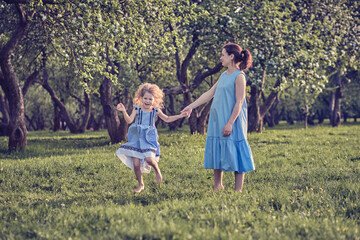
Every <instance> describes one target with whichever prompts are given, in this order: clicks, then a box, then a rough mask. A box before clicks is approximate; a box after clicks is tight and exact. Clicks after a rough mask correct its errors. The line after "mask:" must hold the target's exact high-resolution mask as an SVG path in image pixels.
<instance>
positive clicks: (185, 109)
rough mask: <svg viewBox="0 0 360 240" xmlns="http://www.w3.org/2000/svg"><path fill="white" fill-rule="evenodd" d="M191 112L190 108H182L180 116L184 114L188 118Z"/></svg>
mask: <svg viewBox="0 0 360 240" xmlns="http://www.w3.org/2000/svg"><path fill="white" fill-rule="evenodd" d="M191 112H192V108H191V107H190V106H187V107H186V108H184V109H183V110H181V114H185V116H186V117H187V118H189V117H190V114H191Z"/></svg>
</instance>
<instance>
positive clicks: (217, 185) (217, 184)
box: [213, 169, 224, 191]
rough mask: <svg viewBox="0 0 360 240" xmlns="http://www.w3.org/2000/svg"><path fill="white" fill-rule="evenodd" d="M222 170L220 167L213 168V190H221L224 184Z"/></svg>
mask: <svg viewBox="0 0 360 240" xmlns="http://www.w3.org/2000/svg"><path fill="white" fill-rule="evenodd" d="M222 177H223V172H222V170H221V169H214V188H213V190H214V191H216V190H223V189H224V186H223V184H222Z"/></svg>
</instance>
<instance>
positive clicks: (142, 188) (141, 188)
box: [134, 185, 145, 193]
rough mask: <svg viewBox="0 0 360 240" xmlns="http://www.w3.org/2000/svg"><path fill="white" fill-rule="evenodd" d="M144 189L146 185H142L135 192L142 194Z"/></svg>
mask: <svg viewBox="0 0 360 240" xmlns="http://www.w3.org/2000/svg"><path fill="white" fill-rule="evenodd" d="M144 188H145V187H144V185H140V186H138V187H137V188H136V189H135V190H134V193H140V192H141V191H142V190H144Z"/></svg>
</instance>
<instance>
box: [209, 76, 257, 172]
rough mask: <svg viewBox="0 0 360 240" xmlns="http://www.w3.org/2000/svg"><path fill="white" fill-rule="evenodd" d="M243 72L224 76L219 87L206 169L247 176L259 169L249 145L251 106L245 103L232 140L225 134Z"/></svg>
mask: <svg viewBox="0 0 360 240" xmlns="http://www.w3.org/2000/svg"><path fill="white" fill-rule="evenodd" d="M239 74H243V72H242V71H240V70H237V71H235V72H233V73H231V74H226V72H224V73H223V74H222V75H221V77H220V79H219V82H218V85H217V87H216V91H215V95H214V100H213V102H212V105H211V109H210V116H209V124H208V130H207V138H206V144H205V160H204V167H205V168H209V169H221V170H223V171H236V172H238V173H245V172H249V171H252V170H254V169H255V166H254V160H253V157H252V153H251V149H250V146H249V143H248V141H247V105H246V101H245V99H244V102H243V104H242V108H241V112H240V114H239V116H238V117H237V119H236V120H235V123H234V125H233V128H232V133H231V135H230V136H227V137H223V134H222V131H223V128H224V126H225V125H226V123H227V122H228V121H229V119H230V116H231V113H232V111H233V108H234V106H235V102H236V98H235V79H236V77H237V76H238V75H239Z"/></svg>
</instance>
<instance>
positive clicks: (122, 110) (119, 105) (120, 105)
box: [116, 103, 126, 112]
mask: <svg viewBox="0 0 360 240" xmlns="http://www.w3.org/2000/svg"><path fill="white" fill-rule="evenodd" d="M116 109H117V110H118V111H120V112H124V111H126V109H125V107H124V105H123V104H122V103H119V104H118V105H117V106H116Z"/></svg>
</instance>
